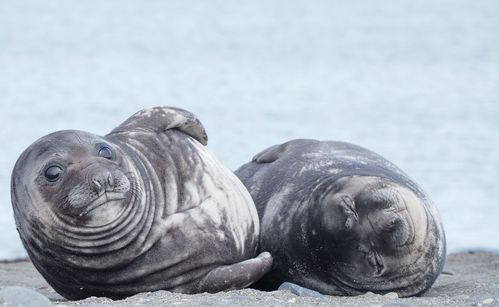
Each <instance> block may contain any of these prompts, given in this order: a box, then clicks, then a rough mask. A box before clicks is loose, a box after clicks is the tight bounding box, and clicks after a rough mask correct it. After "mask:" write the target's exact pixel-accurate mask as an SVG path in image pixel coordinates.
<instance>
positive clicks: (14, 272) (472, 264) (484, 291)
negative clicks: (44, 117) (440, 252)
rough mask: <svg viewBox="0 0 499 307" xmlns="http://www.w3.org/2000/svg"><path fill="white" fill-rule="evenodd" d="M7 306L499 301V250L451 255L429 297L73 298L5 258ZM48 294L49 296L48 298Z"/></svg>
mask: <svg viewBox="0 0 499 307" xmlns="http://www.w3.org/2000/svg"><path fill="white" fill-rule="evenodd" d="M0 288H1V289H2V290H0V304H1V305H2V306H16V305H18V304H23V305H24V306H50V305H52V304H53V305H55V306H88V307H90V306H93V307H95V306H111V305H114V306H143V305H147V306H159V305H163V306H166V305H168V306H259V307H260V306H311V305H313V306H400V307H403V306H484V305H485V306H499V254H494V253H485V252H468V253H459V254H452V255H450V256H448V257H447V263H446V266H445V269H444V273H443V274H442V275H440V277H439V278H438V280H437V281H436V283H435V284H434V286H433V287H432V288H431V289H430V290H429V291H428V292H427V293H426V294H425V296H423V297H413V298H398V297H397V296H396V295H395V293H389V294H387V295H385V296H381V295H376V294H373V293H366V294H364V295H361V296H357V297H333V296H326V295H324V296H320V297H312V296H304V295H296V294H294V293H292V292H290V291H285V290H280V291H274V292H262V291H257V290H253V289H244V290H238V291H229V292H222V293H216V294H208V293H202V294H196V295H185V294H178V293H170V292H167V291H156V292H149V293H141V294H138V295H135V296H132V297H129V298H127V299H125V300H121V301H113V300H110V299H107V298H97V297H91V298H87V299H85V300H81V301H67V300H65V299H64V298H62V297H61V296H59V295H58V294H57V293H56V292H55V291H54V290H53V289H52V288H51V287H50V286H49V285H48V284H47V283H46V282H45V280H44V279H43V278H42V277H41V276H40V274H39V273H38V272H37V271H36V270H35V268H34V267H33V265H32V264H31V263H30V262H29V261H15V262H1V263H0ZM32 290H35V291H36V292H37V293H39V294H41V295H37V293H35V292H34V291H32ZM47 298H48V299H47Z"/></svg>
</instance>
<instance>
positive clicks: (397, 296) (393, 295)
mask: <svg viewBox="0 0 499 307" xmlns="http://www.w3.org/2000/svg"><path fill="white" fill-rule="evenodd" d="M383 297H386V298H389V299H392V300H394V299H397V298H399V295H398V294H397V293H395V292H389V293H387V294H385V295H383Z"/></svg>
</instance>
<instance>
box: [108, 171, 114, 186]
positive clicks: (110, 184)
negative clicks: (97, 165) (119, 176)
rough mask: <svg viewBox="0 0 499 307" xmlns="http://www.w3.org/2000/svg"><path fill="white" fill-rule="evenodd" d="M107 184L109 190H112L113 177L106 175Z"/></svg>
mask: <svg viewBox="0 0 499 307" xmlns="http://www.w3.org/2000/svg"><path fill="white" fill-rule="evenodd" d="M107 184H108V187H109V188H114V176H113V174H111V173H109V175H107Z"/></svg>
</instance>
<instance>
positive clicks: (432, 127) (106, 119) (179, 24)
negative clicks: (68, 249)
mask: <svg viewBox="0 0 499 307" xmlns="http://www.w3.org/2000/svg"><path fill="white" fill-rule="evenodd" d="M498 16H499V1H497V0H481V1H474V0H453V1H450V0H445V1H430V0H422V1H408V0H402V1H385V0H382V1H368V0H364V1H361V0H355V1H329V0H323V1H305V0H302V1H285V0H282V1H272V0H271V1H263V0H257V1H249V2H248V1H246V2H243V1H160V0H157V1H154V0H150V1H123V0H120V1H118V0H108V1H97V0H88V1H77V0H65V1H56V0H51V1H35V0H29V1H24V0H2V1H1V2H0V144H1V145H0V259H9V258H15V257H22V256H24V255H25V251H24V250H23V247H22V245H21V243H20V240H19V237H18V235H17V232H16V229H15V224H14V221H13V217H12V209H11V204H10V175H11V172H12V168H13V166H14V163H15V161H16V159H17V157H18V156H19V155H20V154H21V152H22V151H23V150H24V149H25V148H26V147H27V146H29V145H30V144H31V143H32V142H33V141H35V140H36V139H37V138H39V137H41V136H43V135H45V134H47V133H50V132H53V131H56V130H61V129H80V130H86V131H89V132H93V133H96V134H100V135H104V134H106V133H107V132H109V131H110V130H111V129H112V128H114V127H115V126H117V125H119V124H120V123H121V122H122V121H124V120H125V119H126V118H127V117H128V116H130V115H131V114H133V113H134V112H135V111H137V110H139V109H142V108H145V107H150V106H155V105H172V106H177V107H181V108H185V109H187V110H190V111H192V112H193V113H195V114H197V115H198V117H199V118H200V119H201V121H202V122H203V124H204V125H205V127H206V129H207V131H208V135H209V145H208V147H209V149H210V150H211V151H212V152H213V153H215V154H216V155H217V156H218V157H219V158H220V160H222V161H223V162H224V163H225V164H226V165H228V166H229V167H230V168H232V169H236V168H237V167H238V166H239V165H241V164H243V163H245V162H246V161H248V160H249V159H251V157H252V156H253V155H254V154H256V153H257V152H259V151H260V150H262V149H263V148H266V147H268V146H270V145H273V144H276V143H280V142H284V141H287V140H289V139H293V138H315V139H331V140H342V141H348V142H352V143H357V144H359V145H362V146H364V147H367V148H369V149H371V150H374V151H376V152H378V153H379V154H381V155H383V156H385V157H386V158H388V159H389V160H391V161H392V162H394V163H395V164H397V165H398V166H399V167H401V168H402V169H403V170H404V171H405V172H406V173H408V174H409V175H410V176H411V177H412V178H413V179H414V180H416V181H417V182H418V183H419V184H420V185H421V186H422V187H423V188H424V189H425V190H426V192H427V193H428V194H429V195H431V197H432V198H433V200H434V201H435V203H436V204H437V206H438V208H439V210H440V213H441V215H442V218H443V222H444V227H445V230H446V233H447V239H448V248H449V252H456V251H461V250H468V249H487V250H499V240H498V236H499V200H498V199H499V197H498V195H499V132H498V131H499V18H498Z"/></svg>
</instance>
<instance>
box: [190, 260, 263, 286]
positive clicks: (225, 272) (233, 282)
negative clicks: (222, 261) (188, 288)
mask: <svg viewBox="0 0 499 307" xmlns="http://www.w3.org/2000/svg"><path fill="white" fill-rule="evenodd" d="M271 267H272V256H271V255H270V253H268V252H263V253H261V254H260V255H258V256H257V257H256V258H252V259H248V260H245V261H242V262H238V263H235V264H231V265H225V266H221V267H218V268H216V269H214V270H213V271H211V272H209V273H208V274H207V275H206V276H205V277H204V278H203V279H201V280H200V281H199V283H198V288H199V289H203V290H204V291H207V292H210V293H215V292H219V291H227V290H235V289H242V288H246V287H248V286H249V285H251V284H252V283H254V282H255V281H257V280H259V279H260V278H262V277H263V275H265V274H266V273H267V272H268V271H270V268H271Z"/></svg>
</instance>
